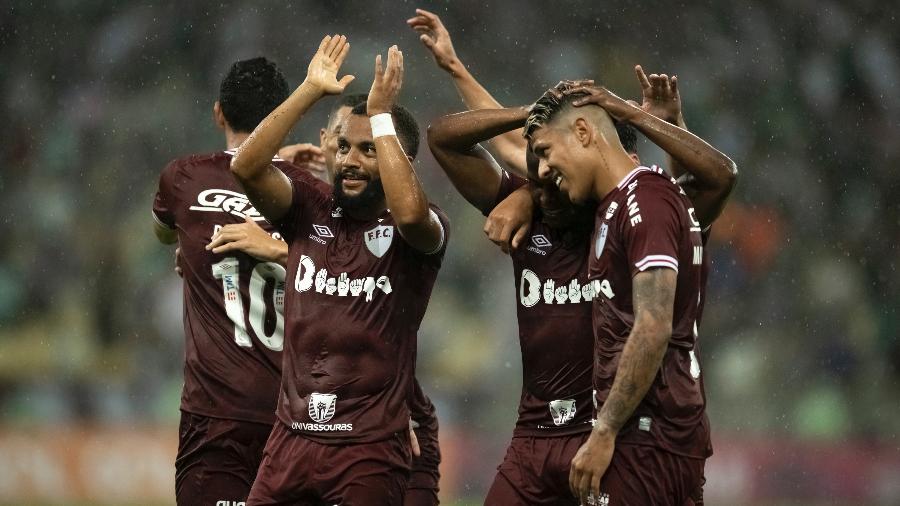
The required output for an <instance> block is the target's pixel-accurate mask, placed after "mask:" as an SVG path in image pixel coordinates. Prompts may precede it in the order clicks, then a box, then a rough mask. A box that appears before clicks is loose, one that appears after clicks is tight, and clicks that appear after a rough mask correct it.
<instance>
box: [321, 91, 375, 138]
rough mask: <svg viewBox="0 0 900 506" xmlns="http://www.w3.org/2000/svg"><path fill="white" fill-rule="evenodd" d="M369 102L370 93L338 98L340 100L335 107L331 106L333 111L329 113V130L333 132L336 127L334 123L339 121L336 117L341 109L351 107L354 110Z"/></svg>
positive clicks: (336, 101)
mask: <svg viewBox="0 0 900 506" xmlns="http://www.w3.org/2000/svg"><path fill="white" fill-rule="evenodd" d="M367 100H369V94H368V93H354V94H352V95H340V96H338V99H337V100H335V102H334V105H332V106H331V110H330V111H329V112H328V129H329V130H331V129H332V128H333V127H334V122H335V121H336V120H337V119H338V118H336V117H335V115H336V114H337V112H338V111H339V110H341V108H343V107H349V108H350V109H353V108H354V107H356V106H358V105H359V104H365V103H366V101H367Z"/></svg>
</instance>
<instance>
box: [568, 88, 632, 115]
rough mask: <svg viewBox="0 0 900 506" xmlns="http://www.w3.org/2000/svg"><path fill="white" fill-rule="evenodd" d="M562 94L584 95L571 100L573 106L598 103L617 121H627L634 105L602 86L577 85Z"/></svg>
mask: <svg viewBox="0 0 900 506" xmlns="http://www.w3.org/2000/svg"><path fill="white" fill-rule="evenodd" d="M563 95H584V96H580V97H578V98H577V99H575V100H574V101H573V102H572V105H574V106H575V107H581V106H585V105H599V106H600V107H602V108H603V109H605V110H606V112H608V113H609V115H610V116H612V117H613V118H615V119H616V120H618V121H628V118H629V116H630V115H631V113H633V112H634V111H635V109H636V106H635V105H633V104H631V103H628V102H627V101H625V100H623V99H622V98H620V97H618V96H617V95H616V94H615V93H613V92H611V91H609V90H608V89H606V88H604V87H603V86H577V87H575V88H570V89H568V90H566V91H564V92H563Z"/></svg>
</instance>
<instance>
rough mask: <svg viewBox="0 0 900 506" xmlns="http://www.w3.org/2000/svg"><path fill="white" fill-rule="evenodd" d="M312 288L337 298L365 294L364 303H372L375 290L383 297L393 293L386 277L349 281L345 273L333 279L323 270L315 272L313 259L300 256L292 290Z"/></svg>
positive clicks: (389, 281)
mask: <svg viewBox="0 0 900 506" xmlns="http://www.w3.org/2000/svg"><path fill="white" fill-rule="evenodd" d="M312 288H315V290H316V292H318V293H322V294H325V295H336V296H338V297H347V296H352V297H358V296H360V295H362V294H365V296H366V302H371V301H372V299H373V298H374V297H375V291H376V290H380V291H381V292H383V293H384V294H385V295H387V294H390V293H391V292H392V291H394V290H393V288H391V280H390V278H388V277H387V276H379V277H378V278H374V277H372V276H368V277H365V278H357V279H350V276H349V275H348V274H347V273H346V272H342V273H340V274H339V275H338V276H336V277H335V276H331V275H330V273H329V272H328V271H327V270H325V269H319V270H318V271H316V263H315V262H314V261H313V259H312V258H310V257H308V256H306V255H301V256H300V263H299V265H298V266H297V275H296V276H295V277H294V289H295V290H297V291H298V292H305V291H307V290H310V289H312Z"/></svg>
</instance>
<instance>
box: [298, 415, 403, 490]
mask: <svg viewBox="0 0 900 506" xmlns="http://www.w3.org/2000/svg"><path fill="white" fill-rule="evenodd" d="M402 437H403V438H405V437H407V435H406V433H403V434H402ZM322 458H323V460H321V461H317V462H320V463H321V462H327V463H328V464H327V466H326V465H320V466H319V471H318V472H317V473H316V476H315V481H316V482H317V483H318V487H321V490H322V499H323V500H324V502H325V503H326V504H329V505H331V504H336V505H340V506H371V505H379V506H402V505H403V498H404V495H405V493H406V487H407V483H408V481H409V470H410V459H411V454H410V449H409V442H408V440H404V439H402V438H401V435H399V434H398V435H395V436H394V437H391V438H390V439H387V440H384V441H378V442H375V443H362V444H352V445H333V446H327V447H324V450H323V454H322Z"/></svg>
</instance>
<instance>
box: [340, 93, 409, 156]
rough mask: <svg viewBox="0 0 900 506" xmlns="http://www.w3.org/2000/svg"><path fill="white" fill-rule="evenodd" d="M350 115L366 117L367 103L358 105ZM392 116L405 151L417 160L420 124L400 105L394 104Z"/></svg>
mask: <svg viewBox="0 0 900 506" xmlns="http://www.w3.org/2000/svg"><path fill="white" fill-rule="evenodd" d="M350 114H355V115H357V116H365V115H366V103H365V102H363V103H361V104H357V105H356V106H355V107H354V108H353V110H352V111H350ZM391 116H393V118H394V128H395V129H396V130H397V138H399V139H400V145H401V146H403V151H404V152H406V154H407V156H411V157H413V158H415V157H416V155H417V154H418V153H419V124H418V123H416V119H415V118H413V115H412V113H410V112H409V111H408V110H407V109H406V108H405V107H403V106H402V105H399V104H394V107H392V108H391Z"/></svg>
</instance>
